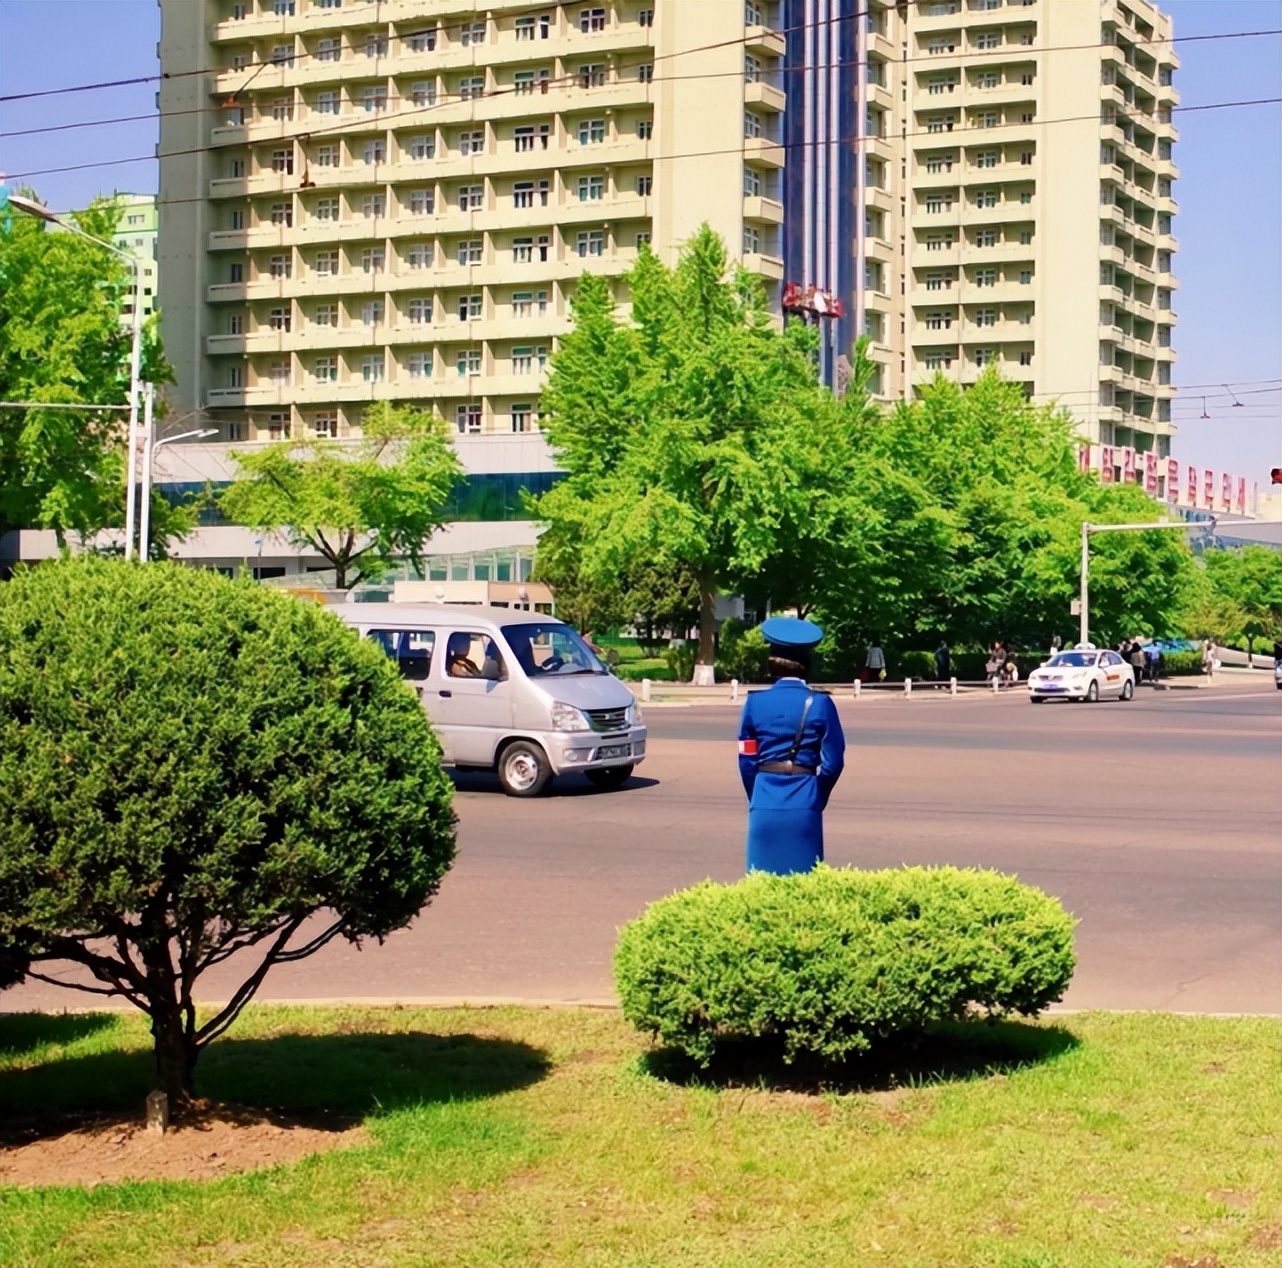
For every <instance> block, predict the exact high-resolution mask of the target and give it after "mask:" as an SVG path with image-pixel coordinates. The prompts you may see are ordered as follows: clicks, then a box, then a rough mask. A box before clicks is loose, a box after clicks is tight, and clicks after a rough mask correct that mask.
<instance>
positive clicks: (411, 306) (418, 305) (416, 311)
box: [405, 296, 432, 326]
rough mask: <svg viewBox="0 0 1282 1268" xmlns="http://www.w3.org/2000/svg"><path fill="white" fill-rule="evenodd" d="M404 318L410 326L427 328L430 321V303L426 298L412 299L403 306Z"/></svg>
mask: <svg viewBox="0 0 1282 1268" xmlns="http://www.w3.org/2000/svg"><path fill="white" fill-rule="evenodd" d="M405 316H406V317H407V318H408V320H409V323H410V325H411V326H427V325H430V324H431V321H432V301H431V300H430V299H429V298H427V297H426V296H423V297H420V298H419V299H412V300H410V302H409V303H408V304H407V305H406V306H405Z"/></svg>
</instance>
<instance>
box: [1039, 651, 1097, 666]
mask: <svg viewBox="0 0 1282 1268" xmlns="http://www.w3.org/2000/svg"><path fill="white" fill-rule="evenodd" d="M1098 657H1099V652H1060V654H1059V655H1058V656H1056V657H1055V659H1054V660H1053V661H1051V667H1052V668H1063V669H1087V668H1089V667H1090V666H1091V665H1093V664H1094V663H1095V661H1096V659H1097V658H1098Z"/></svg>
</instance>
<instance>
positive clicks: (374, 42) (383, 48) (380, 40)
mask: <svg viewBox="0 0 1282 1268" xmlns="http://www.w3.org/2000/svg"><path fill="white" fill-rule="evenodd" d="M365 56H366V57H386V56H387V36H386V35H384V34H383V33H381V32H371V33H370V34H369V35H367V36H366V37H365Z"/></svg>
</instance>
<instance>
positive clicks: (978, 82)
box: [975, 70, 1002, 88]
mask: <svg viewBox="0 0 1282 1268" xmlns="http://www.w3.org/2000/svg"><path fill="white" fill-rule="evenodd" d="M1001 82H1002V77H1001V75H1000V74H999V73H998V72H997V71H995V70H986V71H985V72H984V73H983V74H982V75H976V76H975V87H976V88H997V87H999V86H1000V85H1001Z"/></svg>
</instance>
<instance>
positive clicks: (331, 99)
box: [316, 92, 339, 114]
mask: <svg viewBox="0 0 1282 1268" xmlns="http://www.w3.org/2000/svg"><path fill="white" fill-rule="evenodd" d="M338 111H339V99H338V93H337V92H322V93H317V94H316V113H317V114H337V113H338Z"/></svg>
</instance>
